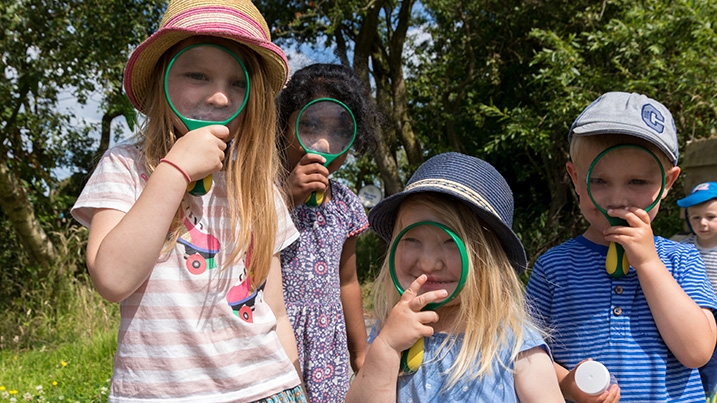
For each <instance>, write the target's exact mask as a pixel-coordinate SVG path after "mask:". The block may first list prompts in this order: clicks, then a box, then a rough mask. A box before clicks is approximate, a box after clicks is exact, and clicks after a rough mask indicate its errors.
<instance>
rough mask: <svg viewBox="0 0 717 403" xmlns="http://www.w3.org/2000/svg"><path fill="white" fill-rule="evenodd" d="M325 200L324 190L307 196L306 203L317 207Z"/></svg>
mask: <svg viewBox="0 0 717 403" xmlns="http://www.w3.org/2000/svg"><path fill="white" fill-rule="evenodd" d="M323 202H324V192H314V193H312V194H310V195H309V196H308V197H306V200H304V204H306V205H307V206H309V207H316V206H318V205H320V204H321V203H323Z"/></svg>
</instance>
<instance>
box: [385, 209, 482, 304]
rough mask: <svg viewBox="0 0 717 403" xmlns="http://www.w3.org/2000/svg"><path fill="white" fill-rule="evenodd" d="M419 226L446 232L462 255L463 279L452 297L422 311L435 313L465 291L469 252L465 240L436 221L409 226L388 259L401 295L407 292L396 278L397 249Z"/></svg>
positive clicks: (392, 275)
mask: <svg viewBox="0 0 717 403" xmlns="http://www.w3.org/2000/svg"><path fill="white" fill-rule="evenodd" d="M419 225H432V226H434V227H438V228H440V229H442V230H443V231H445V232H446V233H447V234H448V235H449V236H450V237H451V239H453V242H455V243H456V246H458V252H459V253H460V255H461V278H460V279H459V280H458V285H457V286H456V289H455V290H453V292H452V293H451V295H449V296H448V297H447V298H446V299H444V300H443V301H440V302H430V303H428V304H426V306H425V307H424V308H423V309H422V310H424V311H427V310H430V311H435V310H436V309H438V308H440V307H441V306H443V305H445V304H447V303H448V302H450V301H452V300H453V299H454V298H455V297H456V296H458V294H459V293H460V292H461V291H462V290H463V287H464V286H465V285H466V280H467V279H468V250H467V249H466V244H465V243H464V242H463V240H461V238H460V237H459V236H458V234H456V233H455V232H454V231H453V230H452V229H450V228H448V227H447V226H446V225H444V224H441V223H438V222H435V221H419V222H416V223H413V224H411V225H409V226H407V227H406V228H404V229H403V230H401V232H399V233H398V235H397V236H396V238H395V239H394V240H393V243H392V244H391V250H390V252H389V257H388V267H389V273H390V274H391V280H392V281H393V285H394V287H396V290H398V293H399V294H401V295H403V293H404V292H405V291H406V290H405V289H404V288H403V287H401V283H400V282H399V281H398V277H397V276H396V264H395V256H396V248H397V247H398V242H399V241H400V240H401V238H402V237H403V235H404V234H405V233H406V232H408V231H410V230H411V229H412V228H414V227H417V226H419Z"/></svg>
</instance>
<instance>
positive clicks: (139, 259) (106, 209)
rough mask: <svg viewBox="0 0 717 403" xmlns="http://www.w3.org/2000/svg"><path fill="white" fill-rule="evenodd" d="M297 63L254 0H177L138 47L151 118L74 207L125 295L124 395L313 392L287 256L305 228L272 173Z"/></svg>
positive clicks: (94, 258) (264, 396) (139, 94)
mask: <svg viewBox="0 0 717 403" xmlns="http://www.w3.org/2000/svg"><path fill="white" fill-rule="evenodd" d="M237 66H239V67H240V68H235V67H237ZM287 70H288V69H287V61H286V58H285V56H284V54H283V52H282V51H281V50H280V49H279V48H278V47H277V46H275V45H274V44H273V43H272V42H271V39H270V35H269V30H268V27H267V25H266V22H265V21H264V19H263V17H262V16H261V14H260V13H259V12H258V10H257V9H256V8H255V7H254V6H253V4H252V3H251V1H249V0H214V1H199V0H173V1H171V2H170V3H169V5H168V7H167V11H166V13H165V15H164V17H163V19H162V22H161V25H160V29H159V30H158V31H157V32H155V33H154V34H153V35H152V36H150V37H149V38H148V39H147V40H145V41H144V42H143V43H142V44H141V45H140V46H139V47H138V48H137V49H136V50H135V51H134V52H133V54H132V56H131V57H130V59H129V62H128V63H127V67H126V70H125V77H124V85H125V90H126V91H127V96H128V97H129V100H130V101H131V102H132V104H133V105H134V106H135V107H136V108H137V109H138V110H139V111H140V112H142V113H143V114H145V115H146V120H145V122H144V125H143V127H142V129H141V132H140V133H139V136H138V141H137V142H136V143H135V144H129V145H119V146H116V147H114V148H112V149H111V150H109V151H108V152H107V153H106V154H105V155H104V156H103V158H102V160H101V161H100V162H99V164H98V166H97V168H96V170H95V172H94V173H93V175H92V177H91V178H90V180H89V182H88V183H87V185H86V187H85V189H84V190H83V192H82V194H81V195H80V197H79V199H78V200H77V203H76V204H75V206H74V207H73V210H72V214H73V216H74V217H75V218H76V219H77V220H78V221H79V222H81V223H82V224H83V225H86V226H89V227H90V235H89V241H88V245H87V266H88V269H89V272H90V275H91V277H92V281H93V283H94V285H95V287H96V288H97V290H98V291H99V293H100V294H101V295H102V296H103V297H105V298H106V299H108V300H110V301H117V302H120V311H121V316H122V318H121V323H120V331H119V337H118V347H117V352H116V354H115V362H114V370H113V375H112V386H111V392H110V397H109V401H110V402H157V401H161V400H165V401H182V402H190V401H205V402H249V401H272V402H273V401H300V402H303V401H305V398H304V394H303V390H302V386H301V380H300V375H299V373H298V361H297V351H296V344H295V339H294V336H293V332H292V329H291V325H290V323H289V321H288V319H287V317H286V311H285V308H284V300H283V290H282V284H281V272H280V264H279V252H280V251H281V249H283V248H285V247H286V246H288V245H289V244H291V243H292V242H293V241H294V240H295V239H296V238H297V236H298V234H297V231H296V229H295V228H294V226H293V224H292V223H291V220H290V218H289V217H288V213H287V209H286V206H285V205H284V204H283V202H282V197H281V195H278V194H277V192H278V190H277V189H276V188H275V186H274V182H275V177H276V176H275V175H276V173H277V169H278V168H277V167H278V159H277V156H276V148H275V143H274V141H275V129H274V128H275V108H274V97H275V95H276V94H277V93H278V92H279V90H280V89H281V87H282V86H283V85H284V83H285V81H286V78H287V74H288V72H287ZM170 73H171V74H170ZM175 73H176V74H175ZM240 104H241V106H239V105H240ZM227 110H234V112H235V113H234V114H233V115H232V114H226V113H225V112H226V111H227ZM188 111H189V112H188ZM227 115H230V116H229V117H228V118H226V116H227ZM225 118H226V119H225ZM216 122H220V124H216ZM200 183H201V184H202V186H201V187H202V189H200V191H198V192H195V191H194V190H196V189H197V186H198V185H199V184H200ZM188 186H189V188H191V189H192V194H189V193H188V192H187V189H188Z"/></svg>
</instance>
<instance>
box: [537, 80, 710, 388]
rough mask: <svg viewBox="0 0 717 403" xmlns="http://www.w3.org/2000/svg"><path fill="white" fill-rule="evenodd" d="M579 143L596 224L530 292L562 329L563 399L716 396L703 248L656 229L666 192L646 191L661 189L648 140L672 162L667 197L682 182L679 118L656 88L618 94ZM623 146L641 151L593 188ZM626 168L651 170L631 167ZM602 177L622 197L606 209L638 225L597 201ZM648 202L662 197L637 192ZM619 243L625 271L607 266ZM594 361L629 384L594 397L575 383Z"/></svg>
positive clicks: (587, 210) (590, 215) (554, 346)
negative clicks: (605, 156) (711, 389)
mask: <svg viewBox="0 0 717 403" xmlns="http://www.w3.org/2000/svg"><path fill="white" fill-rule="evenodd" d="M568 141H569V142H570V158H571V160H570V161H569V162H568V163H567V164H566V168H567V171H568V174H569V175H570V178H571V180H572V182H573V186H574V187H575V191H576V193H577V196H578V199H579V205H580V210H581V212H582V214H583V216H584V217H585V219H586V220H587V222H588V223H589V226H588V229H587V230H586V231H585V232H584V233H583V234H582V235H580V236H578V237H577V238H574V239H571V240H568V241H566V242H564V243H562V244H560V245H558V246H556V247H554V248H552V249H550V250H548V251H547V252H546V253H544V254H543V255H542V256H540V257H539V258H538V260H537V262H536V263H535V265H534V268H533V271H532V274H531V277H530V279H529V281H528V285H527V288H526V296H527V298H528V300H529V301H530V302H531V304H532V305H533V306H534V307H535V310H536V312H535V314H536V317H537V318H538V320H540V321H541V323H542V324H543V325H544V326H546V327H548V328H549V329H551V332H552V336H553V338H552V339H551V343H550V347H551V351H552V353H553V358H554V359H555V363H554V366H555V371H556V373H557V375H558V379H559V381H560V386H561V390H562V392H563V395H564V396H565V398H566V400H568V401H574V402H616V401H618V400H620V401H622V402H664V401H669V402H695V401H704V399H705V395H704V391H703V390H702V382H701V380H700V376H699V372H698V370H697V369H696V368H698V367H700V366H702V365H704V364H705V363H706V362H707V361H708V360H709V357H710V356H711V355H712V351H713V350H714V346H715V341H716V340H717V329H716V328H715V320H714V316H713V312H714V311H715V309H716V308H717V296H715V292H714V290H713V289H712V286H711V285H710V283H709V281H708V279H707V275H706V272H705V269H704V265H703V263H702V259H701V258H700V256H699V253H698V252H697V250H695V249H694V248H693V247H691V246H687V245H684V244H680V243H677V242H674V241H671V240H668V239H665V238H662V237H660V236H655V235H654V234H653V232H652V227H651V223H652V221H653V220H654V218H655V216H656V215H657V213H658V211H659V202H660V200H661V199H660V198H658V197H657V196H658V195H659V193H658V194H655V195H653V194H649V195H644V194H641V193H646V191H645V190H641V189H649V188H648V187H643V188H640V186H641V185H643V184H644V183H646V182H647V181H646V180H645V179H644V178H643V176H645V175H646V174H644V173H641V172H646V171H648V170H647V169H645V167H644V166H642V165H646V164H647V162H645V161H646V159H645V158H643V154H641V153H644V152H643V151H641V149H640V148H638V147H641V148H642V149H647V150H649V151H650V152H651V153H652V155H654V156H655V158H656V159H658V160H659V161H660V164H661V165H662V167H663V172H664V185H663V189H664V191H665V193H663V194H662V198H664V196H665V194H666V192H667V191H669V189H670V188H671V186H672V185H673V184H674V183H675V181H676V180H677V177H678V175H679V173H680V168H679V167H678V166H677V162H678V152H679V150H678V145H677V132H676V127H675V123H674V120H673V118H672V114H671V113H670V111H669V110H668V109H667V108H666V107H665V106H664V105H663V104H661V103H660V102H658V101H656V100H654V99H652V98H649V97H647V96H645V95H642V94H637V93H626V92H608V93H605V94H603V95H602V96H600V97H599V98H597V99H596V100H595V101H593V102H592V103H591V104H590V105H589V106H588V107H586V108H585V109H584V110H583V111H582V113H581V114H580V115H579V116H578V117H577V119H576V120H575V121H574V122H573V124H572V126H571V127H570V131H569V133H568ZM623 144H629V145H630V146H627V147H625V148H624V149H623V151H622V154H618V155H619V156H620V158H623V159H622V161H619V160H618V161H617V162H615V163H613V164H610V166H608V167H607V168H606V169H605V170H604V172H601V174H600V175H599V177H597V178H594V177H591V178H590V179H589V180H590V183H587V182H586V178H588V175H589V174H588V172H589V170H590V168H589V167H590V166H591V165H592V164H591V162H594V161H596V160H597V157H599V156H600V155H601V153H602V152H604V151H605V150H608V149H609V148H610V147H613V146H615V145H623ZM626 164H632V165H635V164H642V165H639V166H632V165H631V169H627V168H625V165H626ZM649 166H650V167H654V166H653V165H649ZM640 169H642V171H641V170H640ZM650 174H654V172H650ZM593 181H594V182H595V183H596V184H599V186H604V188H605V189H608V191H609V192H612V193H609V194H610V195H611V196H610V197H612V198H613V199H612V200H611V201H610V203H611V204H610V205H609V206H607V207H608V208H607V210H606V212H605V214H607V215H609V216H610V217H616V218H620V219H623V220H625V221H626V223H627V225H610V223H609V221H608V219H607V218H606V217H605V216H604V215H603V213H601V212H600V211H599V209H598V208H597V203H595V204H593V203H592V202H591V197H592V196H590V195H589V194H588V193H589V191H588V189H589V187H590V186H591V185H592V184H593ZM630 189H632V190H633V191H632V192H628V190H630ZM625 195H629V196H627V197H626V196H625ZM646 197H647V198H650V197H652V198H654V201H655V203H656V204H654V206H653V207H652V208H651V209H650V208H645V209H643V208H640V207H636V206H638V205H639V204H638V203H637V202H636V200H635V199H638V198H643V199H644V198H646ZM646 210H649V211H646ZM610 243H616V244H619V245H622V247H624V251H625V256H626V258H627V261H628V262H629V268H628V270H627V273H626V274H625V275H624V276H622V277H619V278H616V277H613V276H611V275H609V274H608V272H606V257H607V255H608V249H609V248H608V246H609V245H610ZM589 359H591V360H596V361H598V362H601V363H602V364H604V365H605V366H606V367H607V369H608V370H609V371H610V373H611V374H612V375H613V376H614V377H615V378H616V380H617V383H616V384H612V385H610V388H609V389H608V390H607V391H605V392H603V393H602V394H600V395H597V396H589V395H587V394H585V393H583V392H582V391H580V390H579V388H578V387H577V385H576V383H575V373H576V369H577V368H579V366H580V365H581V364H582V363H583V362H584V361H585V360H589Z"/></svg>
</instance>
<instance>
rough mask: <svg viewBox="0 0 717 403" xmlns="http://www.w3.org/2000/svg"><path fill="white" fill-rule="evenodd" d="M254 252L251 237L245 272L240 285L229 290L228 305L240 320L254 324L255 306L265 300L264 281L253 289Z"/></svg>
mask: <svg viewBox="0 0 717 403" xmlns="http://www.w3.org/2000/svg"><path fill="white" fill-rule="evenodd" d="M253 252H254V236H253V235H252V237H251V242H250V243H249V248H248V249H247V251H246V254H245V255H244V272H243V273H242V274H241V276H239V281H240V283H239V284H238V285H235V286H234V287H232V288H230V289H229V292H228V293H227V296H226V298H227V303H229V306H230V307H232V310H233V311H234V314H235V315H236V316H237V317H239V319H241V320H243V321H245V322H247V323H253V322H254V306H255V305H256V303H257V302H262V301H263V299H264V286H265V285H266V281H264V282H263V283H262V284H261V285H260V286H259V287H257V288H256V289H253V283H252V279H251V275H250V273H249V270H248V269H247V268H248V267H249V264H250V263H251V259H252V255H253Z"/></svg>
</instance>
